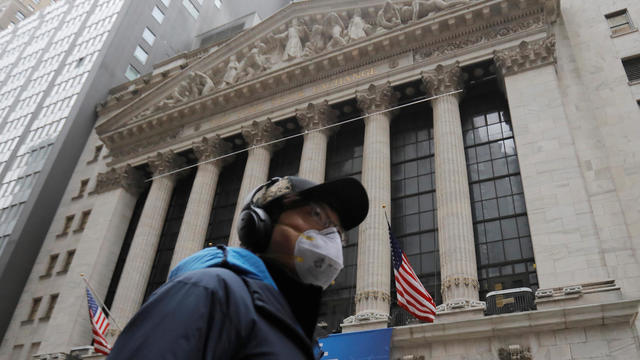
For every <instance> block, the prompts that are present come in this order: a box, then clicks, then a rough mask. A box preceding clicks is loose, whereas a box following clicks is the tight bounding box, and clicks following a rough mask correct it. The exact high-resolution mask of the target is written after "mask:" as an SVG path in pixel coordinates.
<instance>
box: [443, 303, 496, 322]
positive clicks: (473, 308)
mask: <svg viewBox="0 0 640 360" xmlns="http://www.w3.org/2000/svg"><path fill="white" fill-rule="evenodd" d="M485 308H486V303H485V302H484V301H477V300H467V299H455V300H451V301H449V302H447V303H446V304H442V305H439V306H438V307H437V308H436V310H437V317H436V322H451V321H460V320H467V319H473V318H480V317H484V310H485Z"/></svg>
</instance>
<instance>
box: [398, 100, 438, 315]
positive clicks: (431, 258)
mask: <svg viewBox="0 0 640 360" xmlns="http://www.w3.org/2000/svg"><path fill="white" fill-rule="evenodd" d="M429 113H430V109H429V108H428V107H427V106H426V105H425V106H422V107H418V108H412V109H409V110H407V111H405V112H402V113H400V114H398V115H397V116H396V117H395V119H394V121H393V122H392V124H391V223H392V231H393V233H394V235H395V236H396V237H397V239H398V240H399V242H400V244H401V246H402V249H403V250H404V252H405V254H406V255H407V258H408V259H409V262H410V263H411V266H412V268H413V269H414V271H415V272H416V275H418V278H419V279H420V281H421V282H422V284H423V285H424V286H425V288H426V289H427V291H429V293H430V294H431V295H432V296H433V298H434V301H435V302H436V304H440V303H441V302H442V295H441V293H440V282H441V280H440V255H439V246H438V229H437V223H438V222H437V204H436V192H435V191H436V189H435V159H434V146H435V144H434V139H433V121H432V120H431V119H430V118H427V117H426V116H425V114H429ZM392 278H393V276H392ZM395 296H396V294H395V282H392V298H394V299H395ZM412 319H413V317H412V316H410V315H409V314H408V313H406V311H404V310H403V309H401V308H400V307H399V306H397V305H396V304H393V305H392V308H391V325H393V326H399V325H406V324H407V323H409V322H411V321H413V320H412Z"/></svg>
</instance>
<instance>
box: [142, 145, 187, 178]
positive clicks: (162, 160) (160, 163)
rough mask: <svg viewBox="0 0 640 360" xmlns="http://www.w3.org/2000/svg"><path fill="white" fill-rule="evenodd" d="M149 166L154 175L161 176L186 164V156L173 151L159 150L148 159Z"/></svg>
mask: <svg viewBox="0 0 640 360" xmlns="http://www.w3.org/2000/svg"><path fill="white" fill-rule="evenodd" d="M147 163H148V164H149V168H150V169H151V172H152V173H153V176H161V175H165V174H168V173H170V172H172V171H175V170H178V169H180V168H181V167H183V166H184V164H185V160H184V158H182V157H180V156H178V155H176V154H175V153H174V152H173V151H171V150H169V151H165V152H158V153H156V154H155V155H154V156H150V157H149V158H148V159H147Z"/></svg>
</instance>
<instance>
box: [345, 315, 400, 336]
mask: <svg viewBox="0 0 640 360" xmlns="http://www.w3.org/2000/svg"><path fill="white" fill-rule="evenodd" d="M388 323H389V314H384V313H376V312H371V311H366V312H361V313H359V314H356V315H352V316H349V317H348V318H346V319H344V321H343V322H342V324H340V327H341V328H342V332H343V333H348V332H355V331H365V330H375V329H384V328H386V327H387V325H388Z"/></svg>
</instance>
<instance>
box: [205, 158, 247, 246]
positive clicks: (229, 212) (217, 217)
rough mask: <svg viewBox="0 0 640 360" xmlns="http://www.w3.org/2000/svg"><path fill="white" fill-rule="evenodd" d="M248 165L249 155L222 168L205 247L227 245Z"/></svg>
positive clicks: (235, 159) (236, 159)
mask: <svg viewBox="0 0 640 360" xmlns="http://www.w3.org/2000/svg"><path fill="white" fill-rule="evenodd" d="M246 163H247V153H246V152H242V153H240V154H237V155H235V157H234V159H233V162H232V163H230V164H228V165H226V166H225V167H223V168H222V171H221V172H220V177H219V178H218V184H217V186H216V194H215V196H214V197H213V208H212V209H211V215H210V216H209V226H208V228H207V236H206V237H205V242H204V244H203V245H202V246H203V247H209V246H213V245H217V244H222V245H227V244H228V243H229V234H231V223H232V222H233V215H234V213H235V210H236V202H237V201H238V194H239V193H240V185H241V184H242V181H240V179H242V175H243V174H244V167H245V165H246Z"/></svg>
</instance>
